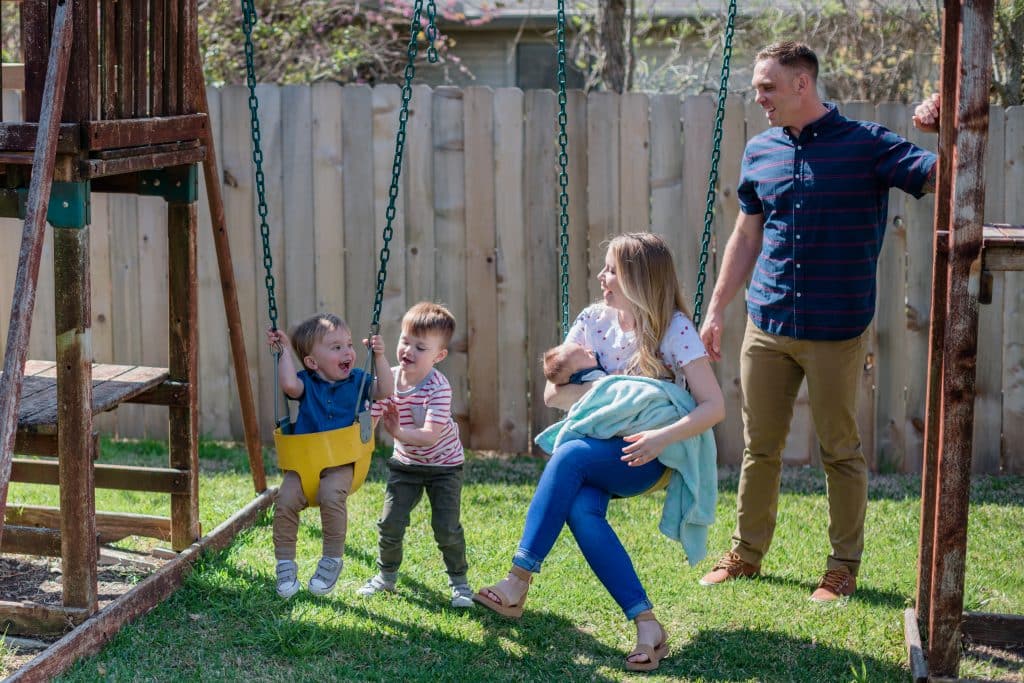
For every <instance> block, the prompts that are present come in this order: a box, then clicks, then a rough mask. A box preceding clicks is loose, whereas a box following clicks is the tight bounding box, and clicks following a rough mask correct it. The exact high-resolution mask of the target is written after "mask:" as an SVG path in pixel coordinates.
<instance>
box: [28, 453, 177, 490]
mask: <svg viewBox="0 0 1024 683" xmlns="http://www.w3.org/2000/svg"><path fill="white" fill-rule="evenodd" d="M59 467H60V466H59V465H58V464H57V463H56V462H53V461H50V460H24V459H22V458H15V459H14V460H13V461H12V467H11V481H17V482H20V483H23V484H51V485H56V484H59V483H60V473H59ZM93 468H94V469H95V479H96V488H98V489H117V490H119V491H149V492H152V493H171V494H182V493H185V492H187V491H188V487H189V476H188V472H187V471H185V470H179V469H173V468H169V467H136V466H133V465H94V466H93Z"/></svg>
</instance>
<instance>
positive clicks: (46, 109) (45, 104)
mask: <svg viewBox="0 0 1024 683" xmlns="http://www.w3.org/2000/svg"><path fill="white" fill-rule="evenodd" d="M33 4H35V3H33ZM70 13H71V5H70V3H68V2H64V3H62V4H59V5H57V11H56V15H55V17H54V30H53V41H52V43H51V45H50V59H49V62H48V67H47V70H46V83H45V86H44V88H43V100H42V111H41V114H40V122H41V123H40V128H39V139H38V141H37V144H36V146H35V154H36V158H35V161H34V163H33V164H32V166H33V168H35V169H36V171H37V172H36V173H33V174H32V181H31V184H30V185H29V191H28V201H27V206H26V213H25V227H24V230H23V231H22V236H21V252H20V255H19V257H18V271H17V273H16V275H15V278H14V296H13V299H12V303H11V322H10V326H9V327H8V330H7V348H6V352H5V354H4V366H3V376H0V514H2V513H3V511H4V509H5V508H6V506H7V488H8V486H7V485H8V482H9V481H10V476H11V451H12V449H13V448H14V436H15V432H16V431H17V426H18V402H19V401H20V400H21V387H22V384H23V383H24V379H25V375H24V373H25V361H26V360H28V340H29V335H30V333H31V329H32V311H33V309H34V308H35V298H36V285H37V283H38V281H39V262H40V260H41V259H42V251H43V236H44V230H45V229H46V207H47V204H48V202H49V199H50V189H51V188H52V186H53V167H54V162H55V161H56V157H57V129H58V127H59V126H60V112H61V110H62V108H63V106H64V86H65V83H66V82H67V76H68V61H69V59H70V56H71V27H72V24H71V21H69V19H70V16H69V15H70ZM2 540H3V524H2V522H0V541H2Z"/></svg>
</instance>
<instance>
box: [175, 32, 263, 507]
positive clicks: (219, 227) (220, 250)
mask: <svg viewBox="0 0 1024 683" xmlns="http://www.w3.org/2000/svg"><path fill="white" fill-rule="evenodd" d="M192 55H193V63H192V69H193V71H194V72H195V73H196V77H195V78H194V79H193V80H192V81H191V82H192V83H194V84H195V87H194V88H193V89H192V91H191V92H190V93H189V95H190V96H191V97H194V98H195V101H194V103H193V105H192V106H191V109H193V110H195V111H196V112H202V113H204V114H206V115H209V113H210V107H209V104H208V103H207V101H206V88H205V87H204V86H203V79H202V73H203V64H202V60H201V58H200V56H199V50H198V46H197V48H196V49H195V50H194V51H193V52H192ZM203 135H204V137H203V146H204V147H206V156H205V158H204V159H203V180H204V181H205V182H206V195H207V198H208V200H209V206H210V223H211V224H212V226H213V244H214V248H215V251H216V252H217V268H218V270H219V271H220V288H221V293H222V295H223V297H224V314H225V316H226V317H227V323H228V336H229V338H230V340H231V359H232V361H234V367H235V382H236V383H237V385H238V402H239V403H240V404H241V407H242V424H243V426H244V428H245V446H246V450H247V451H248V452H249V469H250V471H251V472H252V484H253V487H254V488H255V489H256V493H262V492H263V491H266V490H267V476H266V473H264V471H263V445H262V444H261V443H260V427H259V423H258V422H257V420H256V404H255V401H254V399H253V393H252V382H251V381H250V380H249V363H248V361H247V359H246V354H245V328H244V327H243V326H242V315H241V313H240V312H239V310H238V289H237V287H236V286H235V267H234V265H233V264H232V263H231V243H230V241H229V240H228V228H227V221H226V220H225V219H224V200H223V198H222V197H221V193H220V189H221V188H220V178H219V177H218V175H217V151H216V149H214V146H213V132H212V131H211V129H210V126H209V125H207V126H206V128H204V134H203Z"/></svg>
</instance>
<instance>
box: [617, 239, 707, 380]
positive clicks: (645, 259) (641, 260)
mask: <svg viewBox="0 0 1024 683" xmlns="http://www.w3.org/2000/svg"><path fill="white" fill-rule="evenodd" d="M608 252H609V253H610V254H611V255H612V260H613V261H614V263H615V274H616V277H617V278H618V281H619V285H620V287H621V288H622V295H623V296H624V297H625V298H626V300H627V301H629V303H630V304H632V307H633V317H634V319H635V323H634V324H635V328H634V334H636V339H637V349H636V353H634V354H633V357H632V358H630V359H629V362H628V363H627V364H626V374H629V375H643V376H645V377H663V376H664V375H665V364H664V362H663V361H662V360H661V359H660V358H659V356H658V349H659V347H660V346H661V341H662V339H664V338H665V334H666V333H667V332H668V327H669V325H670V324H671V323H672V316H673V315H674V314H675V312H676V311H682V312H683V313H684V314H686V315H687V317H689V312H688V310H687V307H686V302H685V301H684V300H683V290H682V287H680V286H679V278H677V277H676V266H675V263H674V262H673V260H672V252H671V251H669V248H668V245H667V244H666V243H665V240H664V239H662V238H661V237H660V236H658V235H656V234H654V233H651V232H632V233H627V234H625V235H619V236H618V237H615V238H614V239H612V240H611V242H609V243H608Z"/></svg>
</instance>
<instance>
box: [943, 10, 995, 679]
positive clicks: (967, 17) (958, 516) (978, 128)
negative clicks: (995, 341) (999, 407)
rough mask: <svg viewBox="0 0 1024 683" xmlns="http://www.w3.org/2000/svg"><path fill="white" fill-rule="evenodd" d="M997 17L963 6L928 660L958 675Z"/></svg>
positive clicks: (944, 670) (989, 11)
mask: <svg viewBox="0 0 1024 683" xmlns="http://www.w3.org/2000/svg"><path fill="white" fill-rule="evenodd" d="M947 4H948V3H947ZM993 18H994V8H993V0H973V1H972V2H965V3H963V5H962V7H961V17H960V19H961V24H960V25H961V28H960V36H961V38H960V71H959V73H960V79H959V83H958V86H957V91H956V106H957V111H956V120H957V140H956V148H955V151H954V158H953V176H952V183H953V185H952V198H953V205H952V206H953V208H952V212H953V213H952V216H951V220H952V230H951V232H950V253H949V274H948V285H947V295H946V298H947V318H946V334H945V345H944V348H943V373H942V374H943V383H942V428H941V431H940V433H939V434H940V435H939V468H938V496H937V499H936V510H941V512H942V514H941V515H938V514H937V515H936V518H935V552H934V562H933V564H932V591H931V614H930V623H929V628H928V668H929V673H930V674H932V675H935V676H955V675H956V674H957V670H958V667H959V663H960V646H961V644H960V640H961V639H960V623H961V621H962V620H963V602H964V573H965V568H966V567H965V559H966V555H967V513H968V503H969V500H970V484H971V447H972V443H971V440H972V438H973V432H974V429H973V428H974V382H975V369H976V365H977V348H978V291H979V289H980V282H981V241H982V224H983V222H984V210H985V145H986V144H987V141H988V112H989V102H988V97H989V87H990V86H991V80H992V61H991V60H992V25H993Z"/></svg>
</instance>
